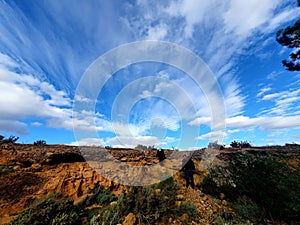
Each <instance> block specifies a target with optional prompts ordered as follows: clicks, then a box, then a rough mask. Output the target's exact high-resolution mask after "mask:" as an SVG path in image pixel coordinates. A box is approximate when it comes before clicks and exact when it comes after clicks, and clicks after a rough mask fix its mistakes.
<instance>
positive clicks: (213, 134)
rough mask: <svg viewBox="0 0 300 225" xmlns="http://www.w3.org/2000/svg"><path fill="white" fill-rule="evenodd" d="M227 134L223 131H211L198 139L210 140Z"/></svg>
mask: <svg viewBox="0 0 300 225" xmlns="http://www.w3.org/2000/svg"><path fill="white" fill-rule="evenodd" d="M224 136H226V133H225V132H223V131H213V132H209V133H207V134H203V135H200V136H199V137H197V138H196V139H197V140H208V139H214V138H219V137H224Z"/></svg>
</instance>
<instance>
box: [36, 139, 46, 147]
mask: <svg viewBox="0 0 300 225" xmlns="http://www.w3.org/2000/svg"><path fill="white" fill-rule="evenodd" d="M33 145H35V146H45V145H46V141H44V140H37V141H35V142H33Z"/></svg>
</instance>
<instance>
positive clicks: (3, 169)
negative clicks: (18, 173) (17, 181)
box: [0, 164, 13, 176]
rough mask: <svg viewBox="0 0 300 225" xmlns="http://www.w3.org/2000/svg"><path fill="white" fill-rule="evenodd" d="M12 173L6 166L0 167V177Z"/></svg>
mask: <svg viewBox="0 0 300 225" xmlns="http://www.w3.org/2000/svg"><path fill="white" fill-rule="evenodd" d="M11 172H13V168H12V167H11V166H8V165H6V164H3V165H0V176H1V175H4V174H8V173H11Z"/></svg>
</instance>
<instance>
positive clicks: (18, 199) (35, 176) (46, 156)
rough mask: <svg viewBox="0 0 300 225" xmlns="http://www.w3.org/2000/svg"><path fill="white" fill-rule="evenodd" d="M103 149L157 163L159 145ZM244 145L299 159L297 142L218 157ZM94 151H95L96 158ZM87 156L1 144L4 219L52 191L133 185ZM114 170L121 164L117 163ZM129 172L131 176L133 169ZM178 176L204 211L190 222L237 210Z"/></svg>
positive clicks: (71, 193)
mask: <svg viewBox="0 0 300 225" xmlns="http://www.w3.org/2000/svg"><path fill="white" fill-rule="evenodd" d="M96 149H97V148H96ZM102 150H103V151H102V152H104V153H105V154H108V153H110V155H111V156H113V157H114V158H115V159H116V160H119V161H121V162H123V163H125V164H126V163H127V164H128V165H136V166H142V165H152V164H156V163H158V159H157V158H156V151H138V150H132V149H102ZM93 151H95V147H86V151H84V155H85V156H87V155H88V154H87V153H90V152H93ZM243 151H247V152H251V153H252V154H258V155H270V156H275V157H277V158H280V160H282V161H285V162H288V163H289V164H291V165H293V166H295V167H299V165H300V149H299V146H297V145H289V146H284V147H278V146H277V147H269V148H250V149H224V150H221V151H219V154H218V155H217V157H216V159H215V161H214V163H215V164H218V165H222V164H224V163H226V162H227V161H228V160H229V159H230V157H231V156H232V155H233V154H236V153H237V152H243ZM165 153H166V156H167V157H168V156H170V155H171V153H174V152H172V151H170V150H168V151H165ZM89 156H91V155H89ZM203 156H204V150H199V151H196V152H195V153H194V156H193V160H194V161H195V162H196V167H197V170H198V171H199V173H198V174H197V175H194V177H195V183H196V184H199V183H200V181H201V180H202V178H203V176H204V175H205V174H207V170H206V169H205V170H204V169H203V168H205V166H203V162H201V159H202V158H203ZM94 157H95V156H94V155H93V154H92V158H94ZM98 157H99V159H97V160H99V161H100V162H101V155H100V156H99V155H98ZM85 159H86V157H85V158H84V157H82V154H81V152H80V151H79V150H78V148H77V147H74V146H65V145H45V146H34V145H25V144H2V145H1V146H0V169H1V174H0V176H1V179H0V224H5V223H7V222H9V221H10V220H11V219H12V218H15V216H16V215H17V213H19V212H21V211H22V210H23V209H24V208H26V207H28V206H30V205H31V204H32V203H33V202H34V201H35V200H37V199H43V198H45V197H46V196H48V195H51V194H55V193H61V194H62V195H63V196H68V197H70V198H72V199H73V200H74V201H75V204H76V203H77V202H80V201H82V200H83V199H84V198H86V196H87V194H88V192H89V190H91V189H93V188H94V187H95V185H96V184H100V185H101V186H103V187H105V188H107V189H108V190H110V191H111V192H112V193H114V195H115V196H118V195H119V194H120V193H121V192H122V191H126V190H128V187H127V186H124V185H121V184H118V183H116V182H112V181H110V180H108V179H106V178H105V177H111V178H113V175H112V176H109V174H105V177H103V176H101V175H100V174H99V173H98V172H96V171H94V170H93V169H92V168H91V167H90V164H89V163H87V162H86V161H85ZM95 160H96V159H95ZM99 161H98V162H99ZM115 170H116V168H114V171H115ZM128 176H131V174H129V175H128ZM174 179H175V181H176V182H177V183H178V184H179V186H180V188H179V189H178V190H177V194H176V195H177V197H178V196H179V197H178V198H180V199H179V201H185V202H190V203H193V204H194V205H195V206H196V208H197V210H198V213H200V214H201V215H202V216H201V219H200V220H199V221H198V222H197V223H196V222H195V221H192V222H191V224H210V223H211V221H212V218H213V217H214V215H221V214H222V213H223V214H224V213H228V214H232V213H233V211H232V209H230V207H228V205H227V201H226V199H224V198H225V197H224V196H222V195H221V196H219V197H213V196H211V195H207V194H204V193H203V192H201V191H200V190H198V189H195V190H194V189H190V188H189V189H187V188H185V187H184V184H185V181H184V178H183V176H182V174H181V173H180V172H178V173H176V174H175V175H174ZM180 196H182V197H180ZM177 202H178V201H177ZM176 204H177V203H176ZM178 204H179V203H178ZM182 217H184V216H182ZM185 219H186V218H181V217H179V218H177V219H174V218H173V219H172V218H171V217H170V218H169V220H168V221H164V222H162V224H166V223H170V224H183V223H184V221H185ZM128 224H129V223H128Z"/></svg>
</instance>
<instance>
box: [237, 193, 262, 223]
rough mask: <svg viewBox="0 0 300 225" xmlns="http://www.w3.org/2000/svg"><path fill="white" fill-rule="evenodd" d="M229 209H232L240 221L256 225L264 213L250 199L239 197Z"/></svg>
mask: <svg viewBox="0 0 300 225" xmlns="http://www.w3.org/2000/svg"><path fill="white" fill-rule="evenodd" d="M231 207H232V208H233V209H234V211H235V212H236V214H237V215H238V217H240V219H241V221H244V222H246V221H252V222H254V223H257V222H259V221H262V219H263V218H264V217H265V215H264V211H263V210H261V208H260V207H259V206H258V205H257V204H256V203H255V202H254V201H253V200H252V199H250V198H248V197H246V196H242V197H239V198H238V199H237V201H236V203H233V204H232V205H231Z"/></svg>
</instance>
